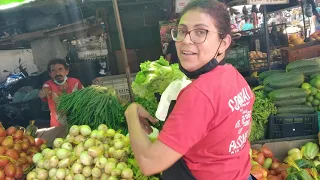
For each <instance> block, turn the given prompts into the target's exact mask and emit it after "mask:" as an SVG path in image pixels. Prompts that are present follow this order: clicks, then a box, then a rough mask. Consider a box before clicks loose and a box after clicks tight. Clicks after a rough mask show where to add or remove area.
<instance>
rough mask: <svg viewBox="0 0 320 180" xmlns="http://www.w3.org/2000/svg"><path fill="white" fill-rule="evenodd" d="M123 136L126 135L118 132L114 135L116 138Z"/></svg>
mask: <svg viewBox="0 0 320 180" xmlns="http://www.w3.org/2000/svg"><path fill="white" fill-rule="evenodd" d="M123 137H124V135H123V134H121V133H118V132H117V133H116V134H115V135H114V139H122V138H123Z"/></svg>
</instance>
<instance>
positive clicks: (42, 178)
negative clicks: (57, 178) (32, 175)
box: [36, 168, 49, 180]
mask: <svg viewBox="0 0 320 180" xmlns="http://www.w3.org/2000/svg"><path fill="white" fill-rule="evenodd" d="M36 172H37V179H39V180H46V179H47V178H48V176H49V174H48V171H47V170H45V169H42V168H37V169H36Z"/></svg>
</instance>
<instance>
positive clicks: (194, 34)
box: [190, 29, 208, 43]
mask: <svg viewBox="0 0 320 180" xmlns="http://www.w3.org/2000/svg"><path fill="white" fill-rule="evenodd" d="M207 33H208V31H206V30H202V29H195V30H193V31H191V32H190V38H191V40H192V41H193V42H194V43H203V42H204V41H205V40H206V38H207Z"/></svg>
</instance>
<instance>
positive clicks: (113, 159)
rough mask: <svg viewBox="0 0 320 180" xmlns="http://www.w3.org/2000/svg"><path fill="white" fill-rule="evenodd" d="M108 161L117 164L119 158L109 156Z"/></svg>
mask: <svg viewBox="0 0 320 180" xmlns="http://www.w3.org/2000/svg"><path fill="white" fill-rule="evenodd" d="M108 162H114V163H115V164H118V162H119V161H118V160H117V159H115V158H108Z"/></svg>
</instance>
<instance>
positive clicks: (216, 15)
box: [181, 0, 231, 38]
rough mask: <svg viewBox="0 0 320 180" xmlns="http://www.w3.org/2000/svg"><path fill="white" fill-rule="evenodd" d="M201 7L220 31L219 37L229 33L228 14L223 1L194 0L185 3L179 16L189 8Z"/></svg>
mask: <svg viewBox="0 0 320 180" xmlns="http://www.w3.org/2000/svg"><path fill="white" fill-rule="evenodd" d="M194 9H201V10H203V11H204V12H205V13H207V14H209V15H210V16H211V17H212V19H214V25H215V26H216V27H217V29H218V31H219V32H220V33H222V35H221V36H220V38H225V37H226V35H228V34H229V35H230V34H231V25H230V15H229V12H228V10H227V8H226V6H225V5H224V4H223V3H220V2H218V1H216V0H195V1H191V2H190V3H188V4H187V6H186V7H185V8H184V9H183V11H182V13H181V17H182V16H183V15H184V14H186V13H187V12H188V11H190V10H194Z"/></svg>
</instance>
